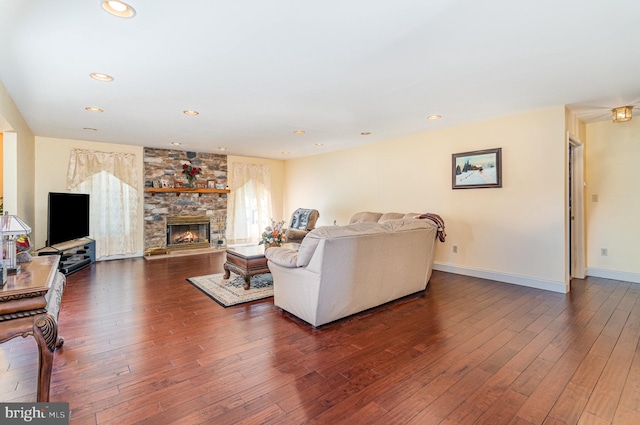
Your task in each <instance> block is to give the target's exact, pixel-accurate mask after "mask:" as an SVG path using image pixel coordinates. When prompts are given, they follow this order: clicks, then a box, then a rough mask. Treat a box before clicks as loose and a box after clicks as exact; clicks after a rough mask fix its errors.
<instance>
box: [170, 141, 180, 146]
mask: <svg viewBox="0 0 640 425" xmlns="http://www.w3.org/2000/svg"><path fill="white" fill-rule="evenodd" d="M171 144H172V145H173V146H182V143H181V142H171Z"/></svg>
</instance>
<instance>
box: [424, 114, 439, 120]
mask: <svg viewBox="0 0 640 425" xmlns="http://www.w3.org/2000/svg"><path fill="white" fill-rule="evenodd" d="M440 118H442V115H429V116H428V117H427V119H428V120H439V119H440Z"/></svg>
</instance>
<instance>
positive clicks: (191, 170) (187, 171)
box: [182, 161, 202, 187]
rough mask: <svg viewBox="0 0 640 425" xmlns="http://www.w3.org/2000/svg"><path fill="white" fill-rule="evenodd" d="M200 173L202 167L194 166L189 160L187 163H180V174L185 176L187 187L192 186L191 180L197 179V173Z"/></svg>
mask: <svg viewBox="0 0 640 425" xmlns="http://www.w3.org/2000/svg"><path fill="white" fill-rule="evenodd" d="M201 173H202V168H199V167H194V166H193V165H192V164H191V161H189V163H188V164H187V163H186V162H185V163H184V164H182V174H184V175H185V176H187V181H188V184H189V187H194V185H193V182H194V181H196V180H197V179H198V174H201Z"/></svg>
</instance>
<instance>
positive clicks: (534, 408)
mask: <svg viewBox="0 0 640 425" xmlns="http://www.w3.org/2000/svg"><path fill="white" fill-rule="evenodd" d="M222 258H223V256H222V255H198V256H189V257H180V258H168V259H157V260H151V261H147V260H144V259H142V258H138V259H129V260H116V261H105V262H99V263H97V264H95V265H93V266H92V267H91V268H88V269H85V270H81V271H79V272H77V273H76V274H73V275H71V276H69V277H68V280H67V287H66V290H65V293H64V298H63V301H62V309H61V312H60V330H61V335H63V336H64V337H65V340H66V342H65V344H64V346H63V347H62V348H61V349H60V350H58V351H57V353H56V355H55V360H54V369H53V376H52V382H51V401H52V402H56V401H66V402H69V403H70V408H71V412H72V416H71V423H72V424H100V425H103V424H104V425H107V424H118V425H122V424H134V423H140V424H153V425H160V424H200V423H211V424H213V423H215V424H306V423H309V424H339V423H348V424H352V425H355V424H385V425H387V424H448V425H450V424H514V425H525V424H545V425H557V424H638V423H640V349H639V348H638V340H639V337H640V300H639V299H638V295H639V294H640V291H639V290H640V285H639V284H633V283H628V282H620V281H611V280H605V279H598V278H588V279H587V280H584V281H576V282H574V283H573V285H572V291H571V293H570V294H568V295H566V296H565V295H564V294H557V293H552V292H546V291H541V290H537V289H531V288H526V287H520V286H515V285H509V284H502V283H497V282H493V281H487V280H482V279H476V278H471V277H466V276H460V275H454V274H448V273H442V272H434V274H433V277H432V279H431V282H430V285H429V288H428V289H427V291H426V292H424V293H422V294H420V295H417V296H411V297H408V298H405V299H402V300H400V301H398V302H395V303H392V304H390V305H386V306H383V307H380V308H378V309H375V310H373V311H369V312H365V313H363V314H359V315H356V316H354V317H351V318H348V319H346V320H343V321H339V322H336V323H334V324H331V325H328V326H325V327H323V328H320V329H313V328H311V327H310V326H308V325H306V324H304V323H302V322H301V321H299V320H297V319H295V318H293V317H292V316H290V315H289V314H287V313H285V312H282V311H280V310H278V309H276V308H275V307H274V306H273V301H272V299H268V300H263V301H258V302H254V303H252V304H246V305H241V306H235V307H230V308H227V309H225V308H223V307H221V306H220V305H218V304H217V303H216V302H215V301H213V300H211V299H210V298H208V297H207V296H206V295H204V294H203V293H202V292H200V291H199V290H198V289H197V288H195V287H194V286H192V285H191V284H189V283H188V282H187V281H186V280H185V279H186V278H187V277H193V276H199V275H205V274H211V273H215V272H221V271H222ZM37 361H38V358H37V350H36V345H35V342H34V340H33V338H17V339H14V340H11V341H9V342H7V343H4V344H2V345H0V370H2V377H1V378H0V400H2V401H35V391H36V366H37Z"/></svg>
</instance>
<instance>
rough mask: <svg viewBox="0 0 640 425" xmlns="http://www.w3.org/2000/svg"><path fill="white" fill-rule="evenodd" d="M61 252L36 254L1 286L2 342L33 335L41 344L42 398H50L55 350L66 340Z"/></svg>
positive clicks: (40, 395) (40, 386) (39, 393)
mask: <svg viewBox="0 0 640 425" xmlns="http://www.w3.org/2000/svg"><path fill="white" fill-rule="evenodd" d="M59 262H60V256H58V255H47V256H43V257H34V258H33V259H32V261H30V262H28V263H21V266H22V269H21V271H20V273H18V274H16V275H11V276H9V277H8V279H7V283H6V284H5V285H4V286H3V287H2V288H0V343H3V342H6V341H9V340H10V339H13V338H15V337H17V336H22V337H24V338H26V337H27V336H30V335H33V337H34V338H35V340H36V343H37V344H38V351H39V361H38V400H37V401H38V402H48V401H49V385H50V383H51V371H52V369H53V353H54V351H55V349H56V347H59V346H61V345H62V343H63V342H64V340H63V339H62V338H59V337H58V311H59V308H60V301H61V299H62V292H63V289H64V283H65V279H64V276H62V275H61V274H59V273H58V263H59Z"/></svg>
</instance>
